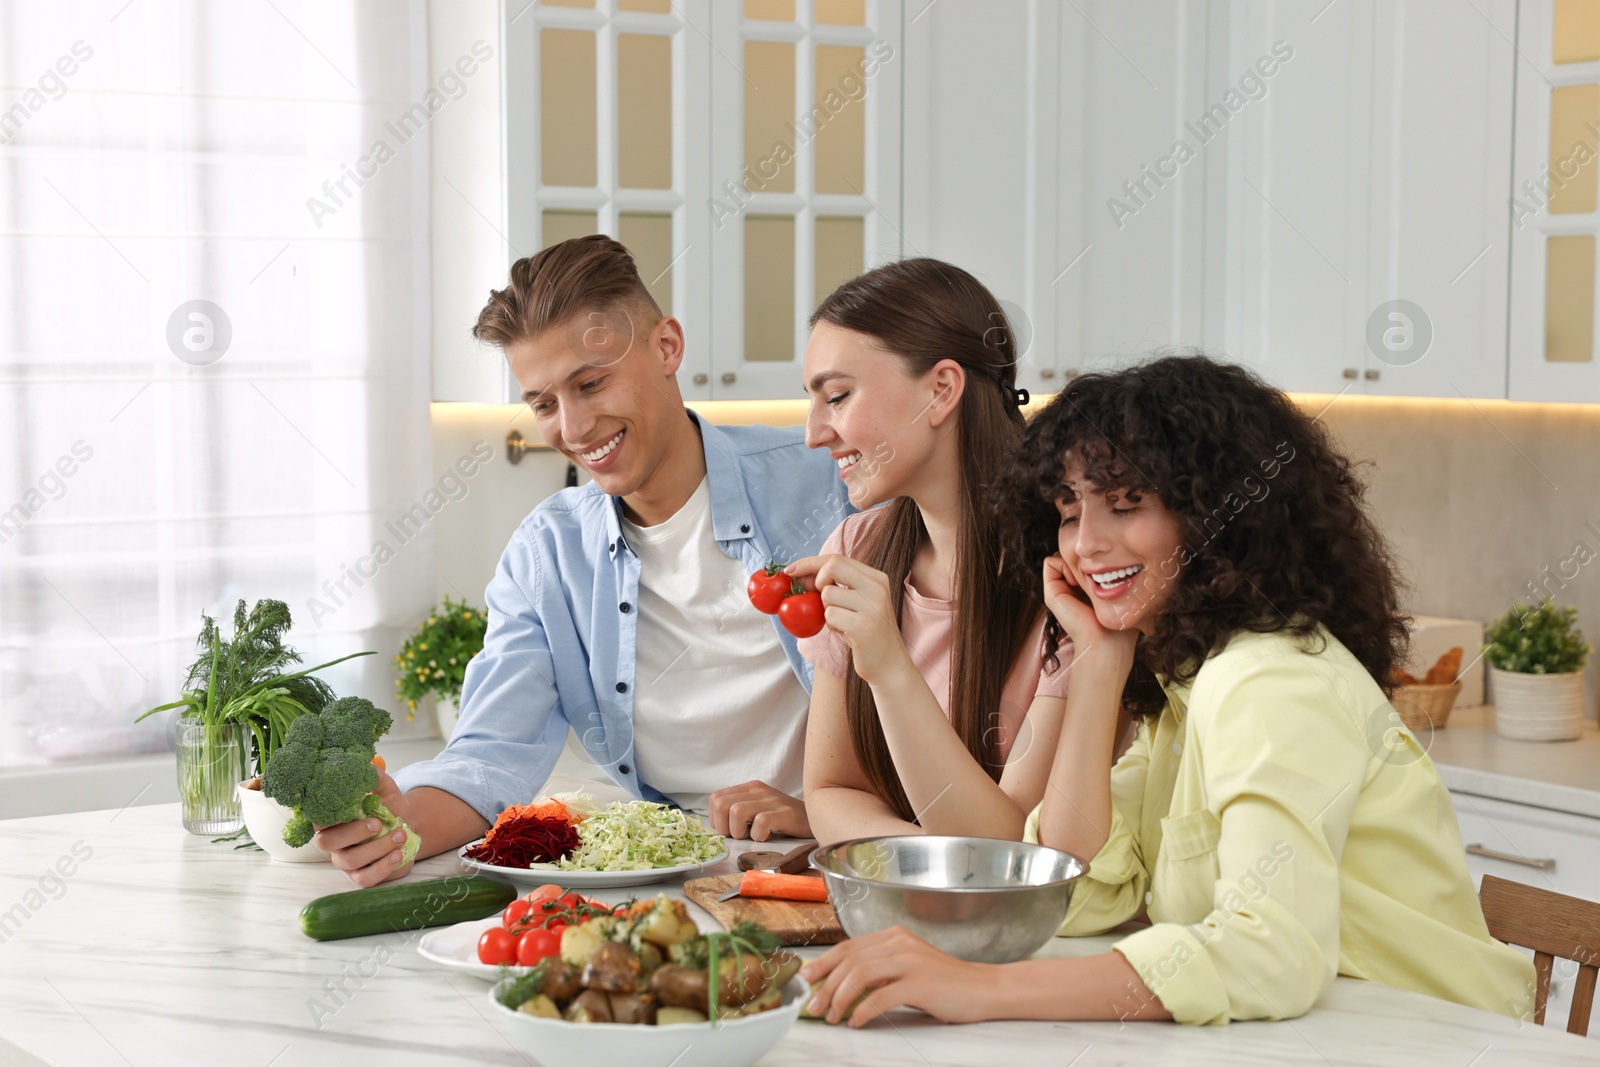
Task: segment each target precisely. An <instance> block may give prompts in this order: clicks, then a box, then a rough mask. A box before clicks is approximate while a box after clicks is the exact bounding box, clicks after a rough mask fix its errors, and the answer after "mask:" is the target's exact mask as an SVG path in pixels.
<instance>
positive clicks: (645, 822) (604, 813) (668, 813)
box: [531, 800, 727, 871]
mask: <svg viewBox="0 0 1600 1067" xmlns="http://www.w3.org/2000/svg"><path fill="white" fill-rule="evenodd" d="M578 840H579V841H580V842H581V843H580V844H579V845H578V848H577V850H576V851H574V852H573V853H572V855H570V856H568V857H566V858H565V859H563V860H558V861H557V862H555V863H535V864H532V865H531V866H532V867H533V869H535V870H553V871H647V870H651V869H653V868H659V867H681V866H683V865H684V864H686V863H703V862H705V861H706V860H712V859H716V858H717V857H718V856H721V855H722V854H723V853H724V852H725V851H727V843H726V842H725V841H724V840H723V838H722V835H721V834H717V833H713V832H712V831H711V830H710V829H709V828H708V827H707V826H706V824H705V823H703V822H701V821H700V819H699V818H698V817H696V816H694V815H691V814H689V813H688V812H686V811H681V810H679V809H677V808H674V807H670V806H668V805H666V804H656V803H652V802H650V801H648V800H631V801H628V802H627V803H622V802H620V801H618V802H616V803H613V804H610V805H608V806H606V807H604V808H601V809H599V810H598V811H596V812H594V813H592V814H591V815H589V817H588V818H586V819H584V820H583V821H582V822H580V823H579V824H578Z"/></svg>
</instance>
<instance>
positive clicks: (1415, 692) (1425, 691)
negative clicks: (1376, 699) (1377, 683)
mask: <svg viewBox="0 0 1600 1067" xmlns="http://www.w3.org/2000/svg"><path fill="white" fill-rule="evenodd" d="M1460 693H1461V683H1460V682H1452V683H1450V684H1449V685H1403V686H1401V687H1400V688H1399V689H1396V690H1395V691H1394V696H1393V697H1392V698H1391V699H1390V703H1391V704H1393V705H1394V710H1395V711H1397V712H1399V713H1400V721H1401V722H1403V723H1405V724H1406V729H1408V730H1410V731H1411V732H1412V733H1414V734H1420V733H1423V732H1425V731H1432V730H1441V729H1443V728H1444V724H1445V723H1447V722H1449V721H1450V709H1451V708H1453V707H1455V705H1456V697H1457V696H1458V695H1460Z"/></svg>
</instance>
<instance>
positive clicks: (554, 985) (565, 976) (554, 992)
mask: <svg viewBox="0 0 1600 1067" xmlns="http://www.w3.org/2000/svg"><path fill="white" fill-rule="evenodd" d="M582 977H583V972H581V971H579V970H578V968H576V967H574V966H573V965H572V964H570V963H568V962H567V961H566V960H557V961H556V962H555V964H554V965H552V966H551V968H550V972H549V973H548V974H547V975H546V976H545V979H544V986H543V987H542V991H543V993H544V995H545V996H547V997H549V998H550V999H551V1000H553V1001H555V1002H556V1003H557V1004H565V1003H567V1002H568V1001H570V1000H571V999H572V998H573V997H575V996H577V995H578V994H579V993H581V992H583V981H582Z"/></svg>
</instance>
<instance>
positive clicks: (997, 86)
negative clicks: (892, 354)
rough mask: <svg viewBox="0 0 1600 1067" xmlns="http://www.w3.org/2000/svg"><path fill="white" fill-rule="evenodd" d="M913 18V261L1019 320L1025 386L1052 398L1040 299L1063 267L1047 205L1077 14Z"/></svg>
mask: <svg viewBox="0 0 1600 1067" xmlns="http://www.w3.org/2000/svg"><path fill="white" fill-rule="evenodd" d="M910 8H911V9H912V10H911V13H912V14H914V15H916V16H917V17H915V19H914V20H913V21H911V22H910V23H909V24H908V25H907V28H906V57H905V75H906V92H905V148H906V167H905V199H904V214H905V254H906V255H908V256H919V255H920V256H932V257H934V258H936V259H942V260H946V261H947V262H950V263H954V264H955V265H957V266H959V267H961V268H963V269H965V270H967V271H970V272H971V273H972V274H973V275H974V276H975V277H977V279H978V280H979V281H981V282H982V283H983V284H984V285H986V286H988V288H989V290H990V291H991V292H993V293H994V294H995V296H996V297H997V298H999V299H1000V300H1002V301H1004V302H1007V303H1009V304H1011V305H1015V308H1018V309H1020V310H1021V316H1020V318H1022V321H1020V322H1019V323H1018V324H1017V330H1018V333H1019V334H1020V335H1023V336H1028V335H1030V334H1031V343H1030V344H1029V346H1028V352H1027V353H1026V354H1025V355H1024V356H1023V357H1022V360H1021V361H1020V363H1019V366H1018V375H1017V384H1018V385H1019V386H1022V387H1023V388H1027V389H1030V390H1033V391H1035V392H1038V391H1041V390H1044V391H1049V389H1050V387H1051V382H1052V381H1053V380H1055V358H1056V344H1055V335H1054V323H1053V317H1054V314H1053V308H1052V307H1051V306H1050V305H1049V304H1048V303H1047V302H1046V301H1045V299H1044V295H1043V294H1045V293H1047V292H1048V281H1049V277H1050V276H1052V275H1054V273H1055V272H1056V270H1059V267H1058V266H1055V263H1056V256H1057V248H1056V241H1055V233H1054V229H1053V224H1052V222H1051V221H1050V220H1051V218H1052V217H1053V216H1052V214H1048V213H1043V212H1041V206H1044V205H1049V204H1052V203H1053V202H1054V196H1055V190H1056V181H1057V176H1056V174H1055V157H1054V153H1053V151H1052V150H1050V149H1049V148H1048V147H1047V146H1048V145H1053V144H1054V143H1055V128H1054V121H1053V108H1054V104H1055V94H1054V91H1053V89H1054V85H1055V79H1056V76H1057V58H1056V49H1057V37H1058V32H1059V26H1060V23H1061V20H1062V19H1063V18H1064V17H1070V12H1067V11H1066V9H1065V8H1064V7H1060V6H1059V5H1057V4H1055V3H1051V2H1048V0H1047V2H1040V0H1028V2H1026V3H1016V4H993V3H981V2H975V0H941V2H940V3H938V4H929V5H927V6H926V7H922V6H921V4H920V2H919V0H913V2H912V4H911V5H910ZM1041 278H1043V280H1044V283H1045V284H1043V285H1041V283H1040V279H1041ZM1008 310H1012V309H1009V308H1008Z"/></svg>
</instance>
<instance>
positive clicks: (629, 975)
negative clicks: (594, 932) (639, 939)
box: [562, 935, 639, 993]
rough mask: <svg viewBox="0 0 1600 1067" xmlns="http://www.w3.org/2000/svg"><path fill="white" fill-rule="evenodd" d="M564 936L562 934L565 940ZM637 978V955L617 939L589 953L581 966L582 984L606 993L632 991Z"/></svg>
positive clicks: (587, 987)
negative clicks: (587, 958) (586, 960)
mask: <svg viewBox="0 0 1600 1067" xmlns="http://www.w3.org/2000/svg"><path fill="white" fill-rule="evenodd" d="M565 940H566V936H565V935H562V941H563V942H565ZM638 979H639V957H638V955H637V954H635V953H634V951H633V949H631V948H629V947H628V946H627V945H624V944H622V943H621V942H618V941H607V942H606V943H605V944H603V945H601V946H599V947H598V948H596V949H595V950H594V952H592V953H591V954H590V955H589V962H588V963H586V964H584V966H583V985H584V988H586V989H600V990H604V991H605V992H607V993H632V992H633V991H634V988H635V986H636V985H637V984H638Z"/></svg>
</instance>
